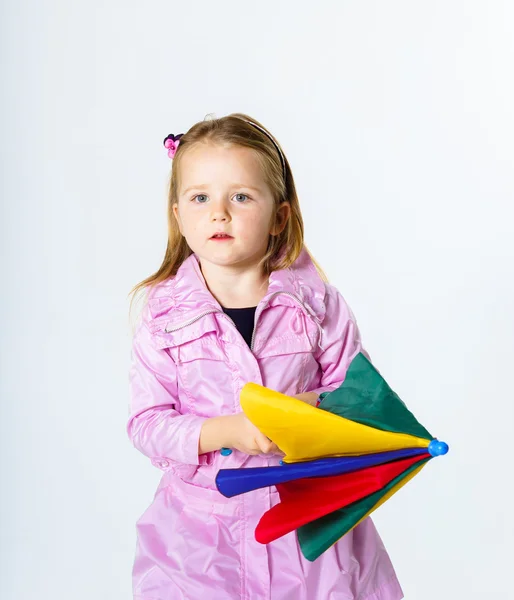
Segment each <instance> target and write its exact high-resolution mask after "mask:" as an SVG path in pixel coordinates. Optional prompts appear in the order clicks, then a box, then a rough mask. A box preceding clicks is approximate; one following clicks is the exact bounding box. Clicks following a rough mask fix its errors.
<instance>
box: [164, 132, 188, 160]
mask: <svg viewBox="0 0 514 600" xmlns="http://www.w3.org/2000/svg"><path fill="white" fill-rule="evenodd" d="M183 135H184V134H183V133H178V134H177V135H173V134H172V133H170V134H169V135H167V136H166V137H165V138H164V142H163V143H164V147H165V148H167V149H168V156H169V157H170V158H173V157H174V156H175V152H176V151H177V148H178V145H179V143H180V138H181V137H182V136H183Z"/></svg>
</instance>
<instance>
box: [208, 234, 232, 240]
mask: <svg viewBox="0 0 514 600" xmlns="http://www.w3.org/2000/svg"><path fill="white" fill-rule="evenodd" d="M233 239H234V238H233V237H232V236H231V235H228V233H215V234H214V235H213V236H212V237H211V240H216V241H218V242H220V241H223V240H225V241H226V240H233Z"/></svg>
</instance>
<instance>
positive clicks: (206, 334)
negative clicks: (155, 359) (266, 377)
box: [154, 314, 236, 417]
mask: <svg viewBox="0 0 514 600" xmlns="http://www.w3.org/2000/svg"><path fill="white" fill-rule="evenodd" d="M187 323H188V322H187V321H186V325H184V326H180V324H179V325H178V326H175V327H171V328H170V330H169V331H166V328H165V327H164V326H163V327H162V329H161V330H160V331H158V332H155V334H154V335H155V336H156V339H157V343H158V344H159V345H160V347H161V348H165V349H166V351H167V352H168V353H169V354H170V356H171V358H172V359H173V361H174V362H175V364H176V366H177V384H178V392H179V398H180V402H181V404H182V406H183V407H185V408H186V410H185V412H190V413H194V414H197V415H200V416H205V417H211V416H216V415H219V414H230V413H231V412H233V406H234V397H235V389H236V386H235V381H234V380H235V375H234V374H235V372H236V369H235V368H234V366H233V365H231V364H230V361H229V359H228V357H227V354H226V352H225V347H224V345H223V342H222V341H220V326H219V323H218V321H217V319H216V315H215V314H206V315H203V316H202V317H201V318H199V319H198V320H197V321H195V322H193V323H189V324H187Z"/></svg>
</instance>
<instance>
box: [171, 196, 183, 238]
mask: <svg viewBox="0 0 514 600" xmlns="http://www.w3.org/2000/svg"><path fill="white" fill-rule="evenodd" d="M172 209H173V216H174V217H175V219H176V221H177V224H178V228H179V230H180V233H182V223H181V222H180V216H179V214H178V204H177V203H176V202H175V204H174V205H173V206H172ZM182 235H184V234H183V233H182Z"/></svg>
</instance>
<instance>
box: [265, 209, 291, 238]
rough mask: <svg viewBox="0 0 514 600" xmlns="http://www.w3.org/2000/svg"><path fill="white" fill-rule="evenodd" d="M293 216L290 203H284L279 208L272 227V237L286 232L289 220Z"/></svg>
mask: <svg viewBox="0 0 514 600" xmlns="http://www.w3.org/2000/svg"><path fill="white" fill-rule="evenodd" d="M290 216H291V205H290V204H289V202H282V204H281V205H280V206H279V207H278V208H277V212H276V218H275V222H274V223H273V225H272V227H271V231H270V233H271V235H279V234H281V233H282V231H284V227H285V226H286V223H287V220H288V219H289V217H290Z"/></svg>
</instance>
